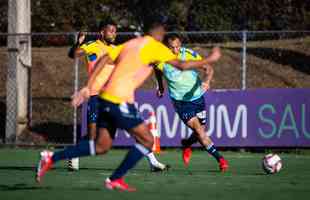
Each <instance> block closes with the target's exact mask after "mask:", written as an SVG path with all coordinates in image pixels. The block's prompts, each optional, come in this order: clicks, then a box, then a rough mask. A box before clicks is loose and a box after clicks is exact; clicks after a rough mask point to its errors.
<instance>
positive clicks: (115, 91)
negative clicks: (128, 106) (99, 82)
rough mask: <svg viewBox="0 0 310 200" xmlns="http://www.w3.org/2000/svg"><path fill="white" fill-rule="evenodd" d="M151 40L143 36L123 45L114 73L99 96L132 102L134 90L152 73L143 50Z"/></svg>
mask: <svg viewBox="0 0 310 200" xmlns="http://www.w3.org/2000/svg"><path fill="white" fill-rule="evenodd" d="M152 40H154V39H153V38H151V37H149V36H144V37H139V38H135V39H132V40H129V41H128V42H126V43H124V45H123V48H122V50H121V52H120V53H119V55H118V57H117V59H116V61H115V68H114V71H113V73H112V75H111V76H110V79H109V81H108V83H107V84H106V86H105V88H104V91H103V94H102V95H101V96H103V97H104V96H105V97H106V96H113V97H117V98H118V99H119V101H125V102H130V103H133V102H134V92H135V90H136V89H137V88H138V87H140V86H141V85H142V84H143V82H144V81H145V79H147V78H148V76H149V75H150V74H151V73H152V68H151V67H149V66H148V64H149V63H148V62H147V61H146V60H147V59H144V57H145V56H146V55H144V54H145V53H144V52H145V51H144V48H145V47H146V46H147V45H148V44H149V43H150V42H153V41H152ZM148 46H149V45H148ZM154 53H155V52H154ZM105 97H104V98H105Z"/></svg>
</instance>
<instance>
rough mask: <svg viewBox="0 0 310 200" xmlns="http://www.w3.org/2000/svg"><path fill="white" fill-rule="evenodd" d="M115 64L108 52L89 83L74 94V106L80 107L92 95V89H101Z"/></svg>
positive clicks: (101, 59) (99, 62) (100, 61)
mask: <svg viewBox="0 0 310 200" xmlns="http://www.w3.org/2000/svg"><path fill="white" fill-rule="evenodd" d="M113 64H114V63H113V61H112V59H111V58H110V56H109V55H108V54H106V55H104V56H102V57H101V58H100V60H98V62H97V63H96V65H97V67H96V69H95V71H94V72H93V73H92V74H91V76H90V78H89V79H88V82H87V85H86V86H85V87H83V88H82V89H81V90H80V91H78V92H77V93H76V94H74V95H73V96H72V101H71V104H72V106H74V107H78V106H80V105H81V104H82V103H83V102H85V101H86V100H87V99H88V98H89V97H90V91H94V90H97V91H99V90H100V88H101V87H102V86H103V85H104V84H105V83H106V82H107V80H108V78H109V77H110V75H111V73H112V71H113V67H114V65H113Z"/></svg>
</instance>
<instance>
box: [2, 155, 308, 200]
mask: <svg viewBox="0 0 310 200" xmlns="http://www.w3.org/2000/svg"><path fill="white" fill-rule="evenodd" d="M38 152H39V150H32V149H30V150H29V149H0V199H1V200H6V199H10V200H11V199H31V200H35V199H38V200H48V199H51V200H59V199H74V200H86V199H92V200H96V199H98V200H99V199H104V200H109V199H111V200H116V199H146V200H152V199H154V200H155V199H156V200H166V199H176V200H181V199H192V200H196V199H197V200H198V199H202V198H203V199H208V200H215V199H230V200H231V199H238V200H240V199H266V200H269V199H293V198H294V199H308V198H309V196H310V170H309V169H310V168H309V167H310V155H296V154H280V156H281V158H282V160H283V165H284V168H283V170H282V171H281V172H280V173H279V174H276V175H265V174H264V173H263V171H262V169H261V158H262V157H263V154H254V153H232V152H224V154H225V155H226V158H227V159H228V160H229V161H230V165H231V168H230V170H229V172H227V173H224V174H223V173H220V172H219V171H218V168H217V165H216V163H215V161H214V160H213V158H211V157H210V156H208V155H207V153H206V152H203V151H200V150H197V151H194V154H193V157H192V162H191V165H190V167H189V169H185V168H184V167H183V165H182V161H181V157H180V155H181V151H179V150H168V151H165V152H163V153H162V154H161V155H160V156H159V159H160V160H161V161H162V162H165V163H169V164H170V165H172V169H171V170H170V171H169V172H166V173H150V172H149V166H148V163H147V162H146V161H145V160H143V162H141V163H140V164H139V165H138V166H137V167H136V168H135V169H134V170H132V171H131V173H130V174H129V175H128V176H127V179H126V180H127V182H128V183H130V184H132V185H133V186H136V187H137V188H138V191H137V192H136V193H127V192H116V191H108V190H106V189H105V188H104V187H103V181H104V179H105V178H106V177H107V176H109V175H110V174H111V172H112V170H113V169H114V168H115V167H116V166H117V165H118V163H119V162H120V161H121V159H122V158H123V156H124V154H125V152H126V151H125V150H113V151H111V152H110V153H109V154H107V155H105V156H99V157H92V158H84V159H82V160H81V161H80V167H81V169H80V170H79V171H78V172H68V171H67V169H66V168H65V166H66V165H65V163H64V162H62V163H59V164H58V165H56V167H55V169H54V170H52V171H50V172H48V173H47V175H46V176H45V178H44V181H43V183H42V184H41V185H38V184H36V183H35V182H34V166H35V164H36V162H37V159H38Z"/></svg>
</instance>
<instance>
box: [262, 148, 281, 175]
mask: <svg viewBox="0 0 310 200" xmlns="http://www.w3.org/2000/svg"><path fill="white" fill-rule="evenodd" d="M262 164H263V169H264V171H265V172H266V173H267V174H275V173H278V172H279V171H280V170H281V168H282V161H281V158H280V156H278V155H277V154H272V153H270V154H267V155H266V156H264V158H263V163H262Z"/></svg>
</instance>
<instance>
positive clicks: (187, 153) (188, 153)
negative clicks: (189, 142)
mask: <svg viewBox="0 0 310 200" xmlns="http://www.w3.org/2000/svg"><path fill="white" fill-rule="evenodd" d="M182 153H183V154H182V158H183V163H184V165H185V166H186V167H187V166H188V165H189V161H190V160H191V157H192V148H190V147H185V148H183V152H182Z"/></svg>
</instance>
